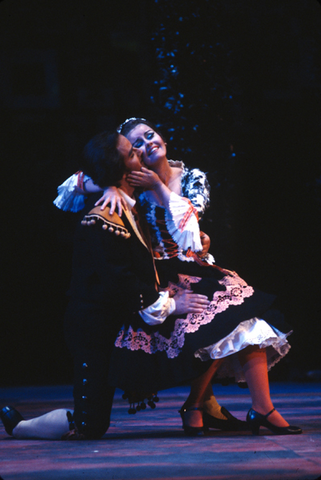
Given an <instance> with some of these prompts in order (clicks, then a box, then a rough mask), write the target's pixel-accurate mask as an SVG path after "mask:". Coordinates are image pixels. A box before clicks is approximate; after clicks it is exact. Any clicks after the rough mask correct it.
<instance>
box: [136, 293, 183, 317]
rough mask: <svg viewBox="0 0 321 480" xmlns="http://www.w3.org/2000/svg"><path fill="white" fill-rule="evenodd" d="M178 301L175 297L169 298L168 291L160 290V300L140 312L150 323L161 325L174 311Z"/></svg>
mask: <svg viewBox="0 0 321 480" xmlns="http://www.w3.org/2000/svg"><path fill="white" fill-rule="evenodd" d="M175 308H176V303H175V300H174V298H169V293H168V292H160V294H159V298H158V300H156V302H154V303H153V304H152V305H150V306H149V307H147V308H144V309H143V310H140V311H139V312H138V313H139V315H140V316H141V317H142V319H143V320H144V322H145V323H147V324H148V325H159V324H161V323H163V322H164V321H165V320H166V318H167V317H168V316H169V315H171V313H173V312H174V310H175Z"/></svg>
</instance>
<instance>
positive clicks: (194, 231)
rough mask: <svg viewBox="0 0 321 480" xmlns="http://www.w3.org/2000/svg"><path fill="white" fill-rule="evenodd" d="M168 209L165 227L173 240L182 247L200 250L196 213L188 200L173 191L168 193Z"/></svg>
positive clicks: (195, 250)
mask: <svg viewBox="0 0 321 480" xmlns="http://www.w3.org/2000/svg"><path fill="white" fill-rule="evenodd" d="M169 209H170V212H169V211H168V210H166V213H165V219H166V224H167V229H168V232H169V233H170V235H171V236H172V238H173V240H174V241H175V242H176V243H177V244H178V245H179V246H180V247H181V248H182V249H183V250H188V249H189V248H190V249H191V250H192V251H193V252H199V251H201V250H202V243H201V239H200V229H199V225H198V214H197V210H196V208H195V207H194V206H193V205H192V203H191V202H190V201H186V200H184V199H183V198H182V197H180V196H179V195H177V194H176V193H174V192H171V194H170V200H169Z"/></svg>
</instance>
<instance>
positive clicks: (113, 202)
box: [95, 187, 127, 217]
mask: <svg viewBox="0 0 321 480" xmlns="http://www.w3.org/2000/svg"><path fill="white" fill-rule="evenodd" d="M101 203H102V205H101V207H100V210H104V209H105V208H106V207H107V205H108V203H110V211H109V213H110V215H112V214H113V213H114V211H115V209H116V207H117V210H118V215H119V216H120V217H121V215H122V213H123V209H124V210H127V205H126V202H125V200H124V198H123V197H122V196H121V195H120V193H119V192H118V190H117V188H116V187H108V188H106V189H105V190H104V195H103V196H102V197H100V199H99V200H97V202H96V203H95V207H98V205H100V204H101Z"/></svg>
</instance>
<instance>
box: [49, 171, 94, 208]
mask: <svg viewBox="0 0 321 480" xmlns="http://www.w3.org/2000/svg"><path fill="white" fill-rule="evenodd" d="M89 178H90V177H87V175H85V174H84V173H83V172H77V173H74V174H73V175H71V177H69V178H67V180H65V181H64V183H62V184H61V185H59V187H58V189H57V192H58V196H57V197H56V198H55V200H54V201H53V203H54V205H56V207H57V208H60V209H61V210H64V211H65V212H79V210H82V209H83V208H84V206H85V192H84V183H86V182H87V181H88V180H89Z"/></svg>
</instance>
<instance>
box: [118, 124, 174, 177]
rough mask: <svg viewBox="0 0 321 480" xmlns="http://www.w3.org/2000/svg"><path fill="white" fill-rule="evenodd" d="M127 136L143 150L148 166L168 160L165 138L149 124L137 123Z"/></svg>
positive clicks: (143, 156)
mask: <svg viewBox="0 0 321 480" xmlns="http://www.w3.org/2000/svg"><path fill="white" fill-rule="evenodd" d="M126 137H127V138H128V140H129V141H130V142H131V144H132V145H133V147H134V148H137V149H138V150H140V151H141V152H142V159H143V162H144V163H145V165H146V166H147V167H149V168H153V165H155V164H156V163H159V161H162V160H165V161H166V162H167V158H166V145H165V143H164V140H163V139H162V137H161V136H160V135H158V133H156V132H155V130H153V129H152V128H150V127H149V126H148V125H145V124H143V123H140V124H139V125H136V127H134V128H133V130H131V131H130V132H129V133H128V134H127V135H126Z"/></svg>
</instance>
